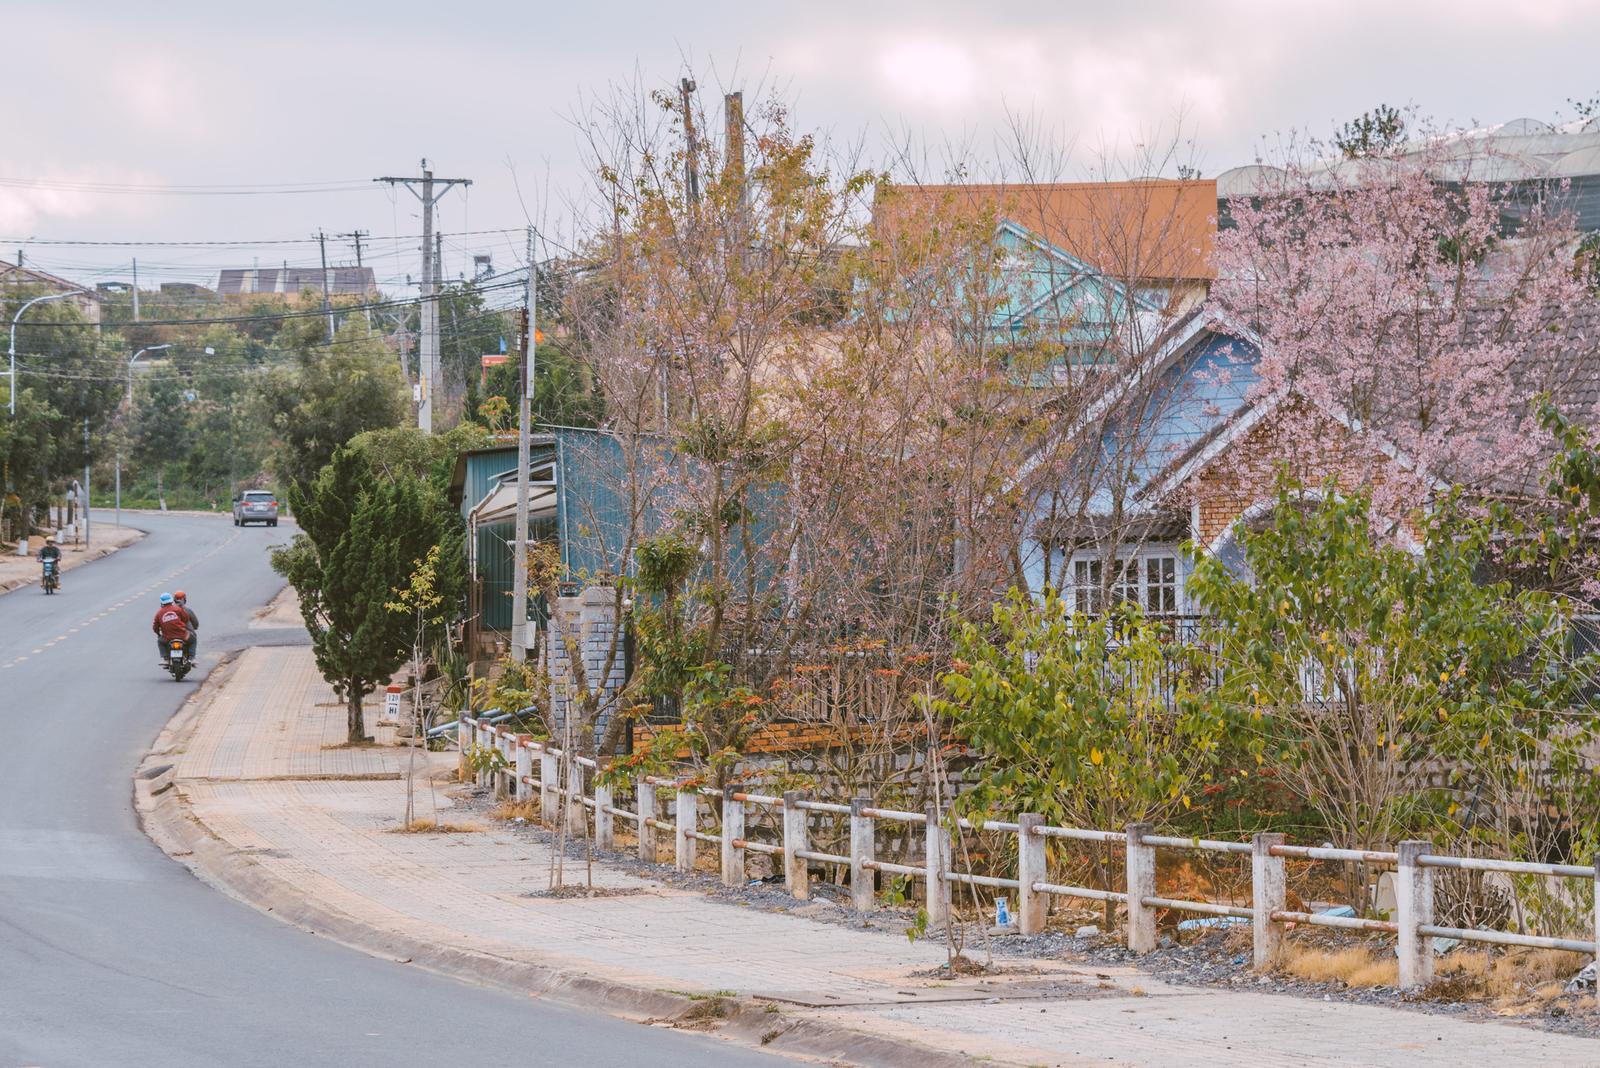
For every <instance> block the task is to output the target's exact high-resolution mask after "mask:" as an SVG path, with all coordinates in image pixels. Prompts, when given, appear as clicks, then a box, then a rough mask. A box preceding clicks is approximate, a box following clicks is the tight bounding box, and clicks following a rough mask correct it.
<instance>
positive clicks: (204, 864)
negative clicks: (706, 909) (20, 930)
mask: <svg viewBox="0 0 1600 1068" xmlns="http://www.w3.org/2000/svg"><path fill="white" fill-rule="evenodd" d="M239 655H240V654H239V653H238V652H233V653H229V654H227V655H225V656H224V657H223V658H222V660H221V661H219V662H218V664H217V665H216V667H215V668H213V669H212V670H211V672H210V673H209V674H208V676H207V678H206V680H205V682H204V683H203V685H202V686H201V688H200V689H199V690H198V691H196V692H195V693H194V694H193V695H191V696H190V698H189V699H188V700H187V701H185V702H184V704H183V706H182V707H181V708H179V710H178V711H177V712H176V713H175V714H174V715H173V717H172V718H171V719H170V720H168V722H167V724H166V726H165V727H163V728H162V731H161V733H160V735H158V736H157V738H156V741H155V743H154V745H152V746H151V749H150V751H149V753H148V754H147V755H146V756H145V758H144V760H143V761H141V762H140V765H139V768H138V770H137V771H136V772H135V775H134V780H133V784H134V802H135V808H136V810H137V813H138V819H139V824H140V827H141V828H143V830H144V832H145V834H146V835H147V836H149V837H150V839H151V840H152V841H154V842H155V843H156V845H157V846H158V847H160V848H161V850H162V851H163V852H165V853H166V854H167V855H168V856H170V857H172V858H173V859H174V860H176V861H178V862H179V863H181V864H183V865H184V867H186V868H188V869H189V871H190V872H191V873H193V874H194V875H195V876H196V877H197V878H199V879H200V880H201V881H202V882H204V883H206V884H208V885H210V886H212V887H214V888H215V889H218V890H220V891H221V892H223V893H225V894H227V895H228V896H230V897H232V898H234V899H235V900H238V901H241V902H243V903H244V904H247V905H250V906H251V907H253V908H256V909H259V910H261V911H263V912H267V913H270V914H272V915H273V916H276V917H277V918H278V919H281V920H283V921H285V922H286V923H290V924H293V925H294V926H296V927H299V928H301V929H302V930H304V931H307V932H309V933H311V934H314V935H317V936H319V937H322V938H327V939H329V940H331V941H334V942H337V943H339V944H341V945H344V946H347V947H349V948H351V949H355V950H358V951H360V952H363V953H366V954H368V955H370V956H375V957H385V958H388V959H389V960H391V961H394V962H396V963H398V964H405V965H409V966H417V967H422V968H426V969H428V970H429V971H433V972H438V973H440V974H443V975H447V976H450V977H452V978H455V979H460V980H465V981H467V982H470V983H475V984H479V985H483V986H491V987H497V988H500V989H505V990H510V991H512V992H515V993H518V994H525V995H528V996H530V997H537V998H541V999H545V1000H549V1001H555V1002H558V1003H561V1004H566V1005H570V1006H573V1007H576V1008H582V1009H590V1010H594V1009H598V1010H600V1011H602V1012H605V1013H607V1014H609V1015H612V1016H618V1017H622V1018H624V1019H629V1020H634V1021H636V1022H640V1023H645V1022H650V1023H674V1022H685V1023H687V1022H688V1021H693V1020H695V1019H696V1018H701V1019H704V1018H707V1016H708V1015H709V1017H710V1019H712V1020H713V1021H715V1023H716V1026H715V1027H714V1028H710V1029H709V1033H714V1034H718V1035H721V1036H723V1037H725V1038H728V1039H731V1040H733V1041H737V1042H740V1043H744V1044H749V1045H753V1046H756V1047H760V1048H765V1049H768V1050H771V1051H774V1052H778V1053H786V1054H795V1055H799V1056H802V1057H808V1058H818V1059H822V1060H826V1061H829V1062H831V1063H841V1064H851V1065H859V1066H861V1068H958V1066H965V1065H971V1064H974V1063H977V1062H976V1061H975V1060H974V1059H973V1058H971V1057H967V1056H964V1055H961V1054H954V1053H950V1052H948V1051H945V1050H939V1049H935V1048H933V1047H924V1046H917V1045H914V1044H911V1043H907V1042H905V1041H903V1040H900V1039H890V1038H886V1037H884V1036H882V1035H876V1034H872V1033H870V1032H865V1031H858V1030H854V1029H851V1028H846V1027H839V1026H835V1025H833V1024H830V1023H828V1022H827V1021H825V1020H818V1019H795V1018H792V1017H790V1016H788V1015H787V1014H786V1013H785V1012H784V1011H783V1010H781V1009H779V1008H778V1007H777V1006H776V1005H773V1004H772V1003H769V1002H755V1001H751V1000H747V999H738V998H725V999H721V998H719V999H708V998H705V997H689V996H686V995H683V994H678V993H674V992H671V991H667V990H661V989H653V988H650V987H642V986H636V985H632V984H628V983H622V982H617V981H615V980H610V979H603V978H600V977H597V976H593V975H589V974H586V973H584V972H582V971H579V970H575V969H573V968H571V967H568V966H566V965H563V964H556V963H553V962H552V963H550V964H540V963H536V962H533V961H526V960H513V959H511V958H508V957H501V956H497V955H495V954H492V953H488V952H484V951H480V950H470V949H462V948H459V947H456V946H450V945H446V944H443V943H438V942H432V941H428V940H425V939H420V938H416V937H413V936H411V935H406V934H402V933H399V932H394V931H387V930H383V929H381V928H378V927H375V926H374V925H372V924H371V923H368V922H366V921H364V920H361V919H359V918H357V917H354V916H351V915H349V914H348V913H345V912H343V911H341V910H339V909H335V908H331V907H329V906H327V905H324V904H321V903H319V902H316V901H312V900H309V899H307V898H306V897H304V896H303V895H302V894H300V893H299V891H297V890H296V889H295V888H294V887H293V886H292V885H291V884H290V883H288V882H287V881H285V880H283V879H281V878H279V877H278V876H276V875H274V874H272V873H271V872H270V871H269V870H267V868H266V867H264V866H263V865H262V864H260V863H259V862H258V861H256V860H255V859H254V858H253V857H250V856H249V855H247V854H244V853H241V852H240V851H238V850H236V849H234V848H233V847H231V846H229V845H228V844H226V843H225V842H224V841H223V840H222V839H221V838H220V837H219V836H218V835H216V834H215V833H214V832H212V831H211V830H210V828H208V827H206V825H205V824H204V823H203V822H202V821H201V820H200V819H199V818H198V817H196V816H195V814H194V812H193V811H192V809H191V808H190V806H189V803H188V800H187V799H186V798H185V797H184V796H183V791H182V789H181V787H179V785H178V782H177V780H176V778H175V776H174V757H175V756H176V755H177V754H179V753H181V752H182V751H183V748H184V746H185V745H186V744H187V742H188V740H189V738H190V737H191V736H192V735H193V733H194V730H195V728H196V726H197V725H198V723H199V720H200V716H201V714H202V712H203V711H204V709H205V707H206V706H207V705H208V704H209V703H210V702H211V701H213V700H215V698H216V695H217V693H218V692H219V691H220V690H221V689H222V688H223V687H224V686H226V685H227V682H228V679H229V678H230V677H231V676H232V674H233V671H234V669H235V667H236V661H237V659H238V657H239ZM709 1000H715V1001H716V1002H717V1004H716V1006H715V1012H714V1013H711V1014H708V1013H707V1011H706V1008H707V1006H706V1003H707V1002H708V1001H709ZM695 1029H697V1030H698V1029H701V1028H695ZM985 1063H989V1064H993V1063H996V1062H993V1061H986V1062H985Z"/></svg>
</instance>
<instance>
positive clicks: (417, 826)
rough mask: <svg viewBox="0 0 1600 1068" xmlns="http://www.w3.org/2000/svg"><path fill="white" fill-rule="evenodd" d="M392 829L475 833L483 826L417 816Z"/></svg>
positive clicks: (406, 831)
mask: <svg viewBox="0 0 1600 1068" xmlns="http://www.w3.org/2000/svg"><path fill="white" fill-rule="evenodd" d="M392 830H393V832H394V833H395V834H476V833H478V832H479V831H481V830H483V828H482V827H479V826H478V825H477V824H476V823H449V822H447V821H444V820H431V819H421V818H419V819H414V820H412V821H411V822H410V823H407V824H405V825H403V826H400V827H395V828H393V829H392Z"/></svg>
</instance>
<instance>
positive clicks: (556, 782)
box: [539, 745, 561, 831]
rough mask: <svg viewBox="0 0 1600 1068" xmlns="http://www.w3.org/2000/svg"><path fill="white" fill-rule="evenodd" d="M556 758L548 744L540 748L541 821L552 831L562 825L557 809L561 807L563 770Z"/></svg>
mask: <svg viewBox="0 0 1600 1068" xmlns="http://www.w3.org/2000/svg"><path fill="white" fill-rule="evenodd" d="M556 760H557V758H556V755H555V754H554V753H552V752H550V747H549V746H548V745H547V746H545V747H544V748H543V749H540V750H539V822H540V823H542V824H544V825H545V826H546V827H548V828H550V829H551V830H552V831H553V830H555V829H556V828H557V827H559V826H560V823H558V822H557V820H558V819H559V817H557V815H556V810H557V809H559V808H560V807H561V806H560V802H559V801H558V800H557V798H558V796H559V795H560V793H561V772H560V771H559V770H558V768H557V764H556Z"/></svg>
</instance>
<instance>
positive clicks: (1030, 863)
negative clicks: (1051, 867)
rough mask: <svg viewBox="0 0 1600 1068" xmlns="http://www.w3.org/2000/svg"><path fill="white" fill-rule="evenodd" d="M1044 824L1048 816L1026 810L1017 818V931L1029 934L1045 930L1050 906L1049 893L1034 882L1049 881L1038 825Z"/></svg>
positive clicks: (1043, 846)
mask: <svg viewBox="0 0 1600 1068" xmlns="http://www.w3.org/2000/svg"><path fill="white" fill-rule="evenodd" d="M1042 826H1044V817H1043V816H1040V815H1038V814H1036V813H1033V812H1024V813H1023V814H1022V815H1020V816H1018V817H1017V883H1018V888H1017V930H1018V931H1020V932H1021V933H1022V934H1025V935H1033V934H1038V933H1039V932H1040V931H1043V930H1044V918H1045V913H1046V912H1047V911H1048V909H1049V907H1050V897H1049V895H1048V894H1041V893H1038V892H1037V891H1035V890H1034V888H1033V884H1034V883H1042V882H1048V881H1049V880H1048V874H1049V873H1048V871H1047V870H1046V853H1045V841H1044V836H1043V835H1039V834H1035V833H1034V828H1036V827H1042Z"/></svg>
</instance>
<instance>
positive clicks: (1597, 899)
mask: <svg viewBox="0 0 1600 1068" xmlns="http://www.w3.org/2000/svg"><path fill="white" fill-rule="evenodd" d="M1589 863H1590V864H1593V865H1594V948H1595V955H1594V959H1595V960H1600V854H1596V855H1595V856H1593V857H1591V858H1589ZM1595 970H1596V971H1600V965H1596V966H1595ZM1594 1003H1595V1008H1597V1009H1600V975H1596V976H1595V983H1594Z"/></svg>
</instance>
